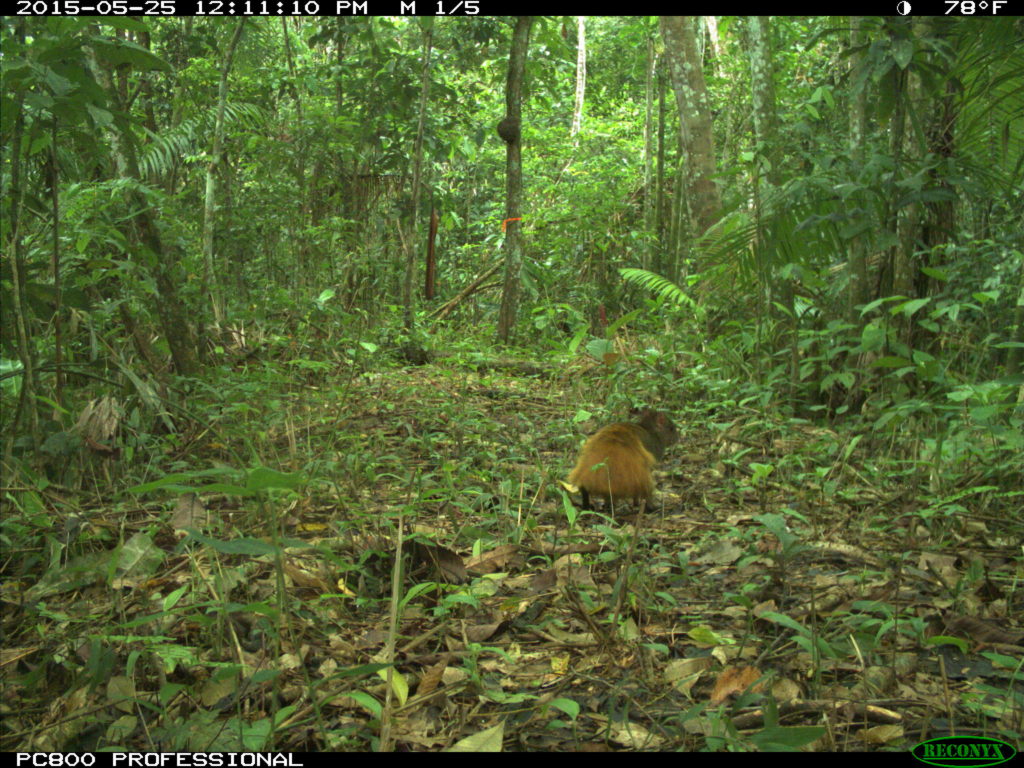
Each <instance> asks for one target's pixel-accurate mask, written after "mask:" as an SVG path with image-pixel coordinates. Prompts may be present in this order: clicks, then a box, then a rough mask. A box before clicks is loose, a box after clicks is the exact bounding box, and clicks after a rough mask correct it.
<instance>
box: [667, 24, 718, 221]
mask: <svg viewBox="0 0 1024 768" xmlns="http://www.w3.org/2000/svg"><path fill="white" fill-rule="evenodd" d="M693 27H694V19H693V17H691V16H662V17H661V32H662V36H663V37H664V40H665V61H666V63H667V64H668V71H669V77H670V78H671V80H672V88H673V90H674V91H675V94H676V102H677V103H678V104H679V138H680V146H681V147H682V150H683V159H684V165H683V168H684V172H685V187H686V196H687V198H688V201H689V207H690V216H691V229H692V231H693V234H694V235H695V236H697V237H699V236H700V235H703V234H704V233H705V232H706V231H707V230H708V228H709V227H711V225H712V224H714V223H715V222H716V221H718V218H719V216H720V215H721V209H722V203H721V199H720V197H719V194H718V187H716V186H715V182H714V174H715V145H714V137H713V135H712V132H711V109H710V107H709V106H708V95H707V88H706V86H705V84H704V72H703V67H702V66H701V60H700V56H699V55H698V54H697V39H696V35H695V34H694V29H693Z"/></svg>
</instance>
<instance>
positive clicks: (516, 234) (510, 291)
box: [498, 16, 533, 344]
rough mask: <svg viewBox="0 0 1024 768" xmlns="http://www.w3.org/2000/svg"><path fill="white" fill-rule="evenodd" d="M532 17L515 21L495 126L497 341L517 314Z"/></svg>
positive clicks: (504, 340)
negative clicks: (499, 192) (501, 269)
mask: <svg viewBox="0 0 1024 768" xmlns="http://www.w3.org/2000/svg"><path fill="white" fill-rule="evenodd" d="M532 24H533V17H532V16H520V17H518V18H517V19H516V27H515V31H514V32H513V33H512V51H511V53H510V54H509V59H508V82H507V84H506V86H505V117H504V118H503V119H502V121H501V122H500V123H498V135H499V136H500V137H501V139H502V141H504V142H505V147H506V149H505V246H504V248H505V285H504V289H503V291H502V295H501V310H500V311H499V313H498V340H499V341H501V342H502V343H503V344H508V343H509V342H510V341H511V339H512V330H513V329H514V328H515V324H516V315H517V314H518V311H519V271H520V263H521V261H522V249H523V244H522V222H521V221H520V220H519V217H520V211H521V209H522V196H523V163H522V154H521V151H522V150H521V144H522V142H521V139H522V130H521V124H522V100H523V73H524V72H525V70H526V49H527V46H528V45H529V42H530V26H531V25H532Z"/></svg>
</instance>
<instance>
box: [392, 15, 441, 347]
mask: <svg viewBox="0 0 1024 768" xmlns="http://www.w3.org/2000/svg"><path fill="white" fill-rule="evenodd" d="M421 23H422V24H423V70H422V71H421V74H420V115H419V120H418V121H417V123H416V141H415V144H414V146H413V151H412V154H413V166H412V233H413V234H412V236H411V237H408V238H406V240H405V280H404V281H403V283H402V304H403V305H404V306H405V329H406V330H407V331H412V330H413V327H414V323H415V317H416V313H415V312H414V311H413V304H414V302H415V298H414V297H415V291H414V290H413V286H414V284H415V282H416V254H417V249H416V244H417V243H418V242H419V238H418V234H419V231H420V176H421V174H422V168H423V128H424V126H425V125H426V122H427V102H428V100H429V97H430V51H431V49H432V47H433V41H434V37H433V36H434V19H433V17H431V16H427V17H425V18H424V19H422V20H421ZM399 226H401V224H399Z"/></svg>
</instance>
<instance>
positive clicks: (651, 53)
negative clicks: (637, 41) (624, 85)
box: [642, 34, 658, 269]
mask: <svg viewBox="0 0 1024 768" xmlns="http://www.w3.org/2000/svg"><path fill="white" fill-rule="evenodd" d="M657 66H658V54H657V53H656V52H655V50H654V37H653V36H652V35H650V34H648V36H647V66H646V67H645V69H646V73H645V74H646V76H645V78H644V232H645V233H646V235H647V238H648V239H647V247H645V248H644V251H643V262H642V266H643V268H644V269H650V268H651V266H652V262H653V258H652V257H653V255H654V246H655V243H654V236H653V235H654V187H653V182H654V154H655V150H654V70H655V69H656V68H657Z"/></svg>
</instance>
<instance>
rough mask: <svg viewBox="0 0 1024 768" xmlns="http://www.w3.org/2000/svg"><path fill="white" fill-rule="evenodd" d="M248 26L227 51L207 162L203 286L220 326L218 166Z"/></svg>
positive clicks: (239, 24)
mask: <svg viewBox="0 0 1024 768" xmlns="http://www.w3.org/2000/svg"><path fill="white" fill-rule="evenodd" d="M244 28H245V17H244V16H243V17H242V18H240V19H239V20H238V22H237V23H236V25H235V34H234V35H232V36H231V42H230V43H229V44H228V49H227V51H226V52H225V53H224V61H223V62H222V63H221V67H220V85H219V87H218V90H217V118H216V121H215V122H214V126H213V147H212V148H211V150H210V162H209V163H208V164H207V166H206V199H205V204H204V206H203V289H204V292H205V293H206V295H207V297H208V298H209V300H210V306H211V307H212V308H213V320H214V322H215V323H216V324H217V327H218V328H221V327H222V326H223V325H224V314H225V313H224V293H223V291H222V290H221V288H220V282H219V280H218V279H217V267H216V265H215V264H214V254H213V229H214V225H215V223H216V222H215V218H216V209H217V168H218V167H219V166H220V157H221V151H222V148H223V146H224V107H225V104H226V102H227V100H228V74H229V73H230V72H231V62H232V61H233V60H234V58H235V49H236V48H237V47H238V41H239V40H240V39H241V37H242V30H243V29H244Z"/></svg>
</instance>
